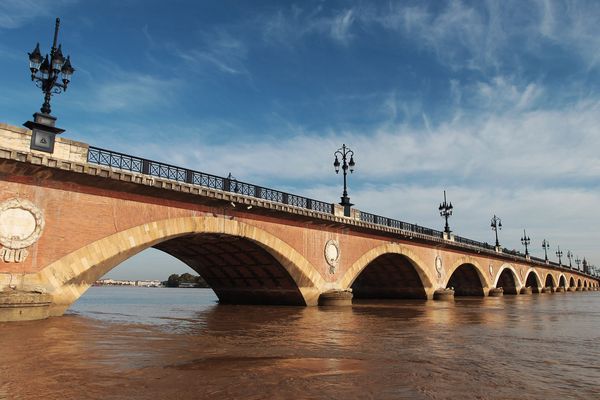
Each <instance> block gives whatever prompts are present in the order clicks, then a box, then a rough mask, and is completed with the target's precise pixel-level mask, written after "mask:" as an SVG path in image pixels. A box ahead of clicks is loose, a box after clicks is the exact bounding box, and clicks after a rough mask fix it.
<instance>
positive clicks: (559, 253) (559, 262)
mask: <svg viewBox="0 0 600 400" xmlns="http://www.w3.org/2000/svg"><path fill="white" fill-rule="evenodd" d="M557 247H558V250H556V257H558V265H562V255H563V252H562V250H561V249H560V246H557Z"/></svg>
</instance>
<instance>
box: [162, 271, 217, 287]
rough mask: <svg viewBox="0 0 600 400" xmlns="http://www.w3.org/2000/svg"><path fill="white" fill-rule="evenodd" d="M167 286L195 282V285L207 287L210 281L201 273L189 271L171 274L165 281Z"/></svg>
mask: <svg viewBox="0 0 600 400" xmlns="http://www.w3.org/2000/svg"><path fill="white" fill-rule="evenodd" d="M163 283H164V285H165V286H166V287H179V285H180V284H182V283H185V284H186V286H188V284H193V285H194V287H199V288H207V287H210V286H208V283H206V281H205V280H204V278H202V277H201V276H199V275H192V274H188V273H187V272H186V273H184V274H181V275H177V274H172V275H170V276H169V279H167V280H166V282H163Z"/></svg>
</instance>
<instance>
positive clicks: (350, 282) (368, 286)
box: [340, 243, 434, 299]
mask: <svg viewBox="0 0 600 400" xmlns="http://www.w3.org/2000/svg"><path fill="white" fill-rule="evenodd" d="M340 286H341V287H342V288H348V287H349V288H352V291H353V294H354V297H355V298H358V299H360V298H380V299H381V298H417V299H427V298H428V297H429V295H430V294H431V292H432V291H433V289H434V288H433V280H432V278H431V277H430V276H429V273H428V269H427V268H426V266H425V263H424V262H423V261H422V260H421V259H420V258H419V256H418V255H417V254H416V253H414V252H413V251H412V250H410V249H409V248H407V247H406V246H403V245H401V244H396V243H389V244H385V245H382V246H379V247H376V248H374V249H372V250H370V251H368V252H367V253H365V254H363V255H362V256H361V257H360V258H359V259H358V260H357V261H356V262H355V263H354V264H353V265H352V266H351V267H350V268H349V269H348V271H347V272H346V274H345V275H344V277H343V278H342V281H341V284H340Z"/></svg>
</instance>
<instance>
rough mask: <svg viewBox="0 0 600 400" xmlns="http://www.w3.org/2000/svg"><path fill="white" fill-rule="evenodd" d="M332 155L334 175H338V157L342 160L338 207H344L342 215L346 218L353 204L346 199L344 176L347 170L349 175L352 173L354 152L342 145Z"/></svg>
mask: <svg viewBox="0 0 600 400" xmlns="http://www.w3.org/2000/svg"><path fill="white" fill-rule="evenodd" d="M333 155H334V156H335V161H334V162H333V167H334V168H335V173H336V174H337V173H339V172H340V160H339V159H338V156H340V157H341V158H342V163H341V166H342V172H343V174H344V192H343V193H342V197H341V200H342V201H341V202H340V205H341V206H344V215H345V216H346V217H349V216H350V207H352V206H353V205H354V204H352V203H350V197H348V187H347V181H346V179H347V178H346V176H347V175H348V170H350V173H353V172H354V166H355V165H356V163H355V162H354V151H352V150H350V148H349V147H346V145H345V144H342V147H341V148H339V149H337V150H336V151H335V152H334V153H333ZM348 156H350V161H347V159H348Z"/></svg>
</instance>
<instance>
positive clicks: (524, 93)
mask: <svg viewBox="0 0 600 400" xmlns="http://www.w3.org/2000/svg"><path fill="white" fill-rule="evenodd" d="M57 16H60V17H61V20H62V25H61V34H60V42H62V43H63V48H64V50H65V54H70V55H71V58H72V62H73V66H74V67H75V68H76V72H75V74H74V76H73V79H72V83H71V86H70V88H69V90H68V92H67V93H66V94H62V95H59V96H56V97H55V98H54V99H53V114H55V115H56V116H57V117H58V118H59V119H58V124H59V126H60V127H62V128H65V129H67V132H66V133H65V136H66V137H70V138H73V139H76V140H82V141H85V142H87V143H90V144H93V145H96V146H100V147H105V148H110V149H114V150H118V151H121V152H126V153H132V154H135V155H140V156H144V157H147V158H153V159H157V160H162V161H166V162H170V163H175V164H178V165H182V166H185V167H189V168H194V169H197V170H201V171H206V172H210V173H214V174H217V175H226V174H227V173H229V172H231V173H232V174H233V175H234V176H236V177H237V178H238V179H240V180H245V181H250V182H254V183H258V184H261V185H266V186H270V187H276V188H280V189H284V190H289V191H292V192H295V193H298V194H303V195H306V196H311V197H314V198H318V199H322V200H326V201H331V202H335V201H338V199H339V196H340V192H341V188H340V186H341V177H340V176H336V175H335V174H334V172H333V168H332V165H331V163H332V153H333V151H335V150H336V149H337V148H338V147H340V146H341V144H342V143H346V144H347V145H349V146H350V147H351V148H353V149H354V150H355V153H356V157H355V158H356V162H357V168H356V173H355V174H354V175H353V176H352V177H351V178H350V188H349V192H350V197H351V199H352V200H353V202H354V203H356V207H357V208H359V209H361V210H364V211H369V212H374V213H377V214H382V215H386V216H390V217H394V218H398V219H402V220H405V221H409V222H414V223H419V224H422V225H426V226H431V227H436V228H441V227H442V226H443V221H442V219H441V218H440V217H439V215H438V214H437V205H438V204H439V202H440V200H441V197H442V191H443V190H444V189H446V190H447V191H448V195H449V199H450V200H452V202H453V204H454V205H455V215H454V217H453V218H452V219H451V227H452V228H453V230H454V231H455V232H456V233H457V234H459V235H462V236H467V237H471V238H473V239H477V240H481V241H488V242H492V241H493V232H492V231H491V230H490V229H489V220H490V218H491V217H492V216H493V215H494V214H497V215H499V216H500V217H501V218H502V220H503V225H504V229H503V231H501V232H500V238H501V242H502V244H503V245H505V246H506V247H508V248H515V249H520V248H521V245H520V241H519V238H520V235H521V234H522V229H523V228H527V231H528V234H529V236H530V237H531V238H532V242H533V244H532V253H533V254H536V255H538V256H541V255H543V252H542V249H541V246H540V243H541V241H542V239H544V238H546V239H548V240H549V241H550V243H551V244H552V252H554V251H556V248H555V246H556V245H557V244H560V246H561V248H562V249H564V250H565V253H566V250H567V249H571V250H572V251H573V252H574V253H575V254H577V255H580V256H581V257H583V256H586V257H587V258H590V259H592V261H594V262H597V263H598V262H600V250H599V249H598V245H597V243H598V239H600V231H599V229H598V226H600V213H599V212H598V205H599V204H600V194H599V190H598V189H599V188H600V184H599V179H598V177H599V176H600V161H599V158H598V149H600V134H599V129H598V126H600V125H599V122H600V112H599V111H600V91H599V87H598V82H599V78H600V25H599V24H598V20H600V3H598V2H595V1H590V2H586V1H444V2H442V1H431V2H426V1H403V2H387V1H386V2H384V1H380V2H366V1H298V2H283V1H252V2H243V1H204V2H195V1H177V0H175V1H170V2H168V3H166V2H164V1H147V0H145V1H141V0H139V1H138V0H121V1H109V0H104V1H91V0H86V1H83V0H80V1H77V0H55V1H42V0H37V1H36V0H2V1H1V2H0V56H1V59H2V71H3V74H2V75H1V76H0V85H1V87H2V96H0V109H1V110H2V114H1V117H0V120H2V121H3V122H7V123H11V124H14V125H20V124H21V123H22V122H24V121H25V120H27V119H29V118H30V115H31V114H32V113H33V112H35V111H36V110H37V109H38V108H39V107H40V105H41V102H42V97H41V93H40V92H39V89H37V88H35V86H34V85H33V84H32V82H31V81H30V80H29V78H28V76H29V74H28V68H27V52H28V51H31V50H32V49H33V47H34V45H35V43H36V42H37V41H40V45H41V47H42V51H43V52H45V51H48V49H49V46H50V44H51V43H50V41H51V38H52V36H51V35H52V33H53V26H54V18H55V17H57ZM155 257H157V256H156V254H155V253H153V252H148V253H144V254H143V255H141V256H140V257H138V258H137V259H136V260H132V261H131V262H129V263H127V265H125V266H123V267H120V268H117V269H115V270H114V272H113V273H112V274H111V275H112V276H115V277H133V278H136V277H156V278H160V277H163V276H164V275H165V273H164V272H163V271H165V270H167V269H168V270H169V271H170V269H169V268H174V267H173V264H170V263H169V262H168V261H163V259H162V258H161V259H160V261H155V260H154V258H155ZM163 264H168V265H167V266H163ZM177 268H180V267H177ZM182 271H185V269H183V270H182Z"/></svg>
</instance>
